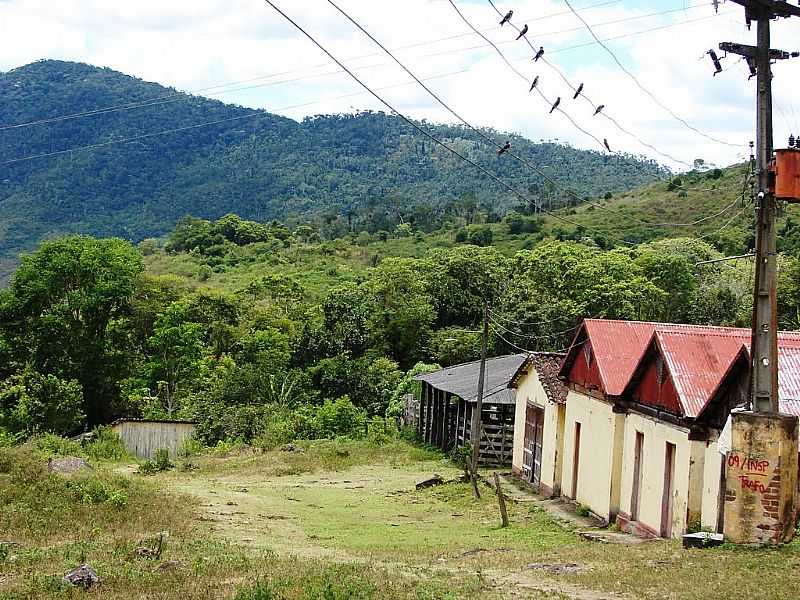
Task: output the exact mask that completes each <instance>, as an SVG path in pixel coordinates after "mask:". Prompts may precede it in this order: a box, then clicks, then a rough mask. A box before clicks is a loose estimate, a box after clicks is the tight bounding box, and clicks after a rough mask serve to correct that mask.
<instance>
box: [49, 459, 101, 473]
mask: <svg viewBox="0 0 800 600" xmlns="http://www.w3.org/2000/svg"><path fill="white" fill-rule="evenodd" d="M91 469H92V465H90V464H89V463H88V462H86V461H85V460H84V459H82V458H79V457H77V456H59V457H55V458H51V459H49V460H48V461H47V470H48V471H50V472H51V473H61V474H62V475H71V474H72V473H77V472H78V471H86V470H91Z"/></svg>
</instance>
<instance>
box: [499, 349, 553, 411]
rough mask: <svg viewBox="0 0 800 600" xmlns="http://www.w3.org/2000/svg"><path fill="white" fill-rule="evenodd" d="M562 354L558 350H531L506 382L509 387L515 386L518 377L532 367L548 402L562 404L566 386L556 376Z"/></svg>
mask: <svg viewBox="0 0 800 600" xmlns="http://www.w3.org/2000/svg"><path fill="white" fill-rule="evenodd" d="M564 356H565V354H561V353H558V352H532V353H531V354H529V355H528V356H527V358H526V359H525V360H524V361H523V363H522V364H521V365H520V366H519V368H518V369H517V372H516V373H514V376H513V377H512V378H511V382H510V383H509V384H508V385H509V387H512V388H516V387H517V386H518V385H519V381H520V379H521V378H522V377H523V376H524V375H525V374H526V373H528V372H529V371H530V370H531V368H533V369H534V370H535V371H536V374H537V375H538V377H539V382H540V383H541V384H542V387H543V388H544V393H545V394H546V395H547V399H548V400H550V402H557V403H558V404H564V403H565V402H566V401H567V386H566V385H564V383H563V382H562V381H561V380H560V379H559V378H558V372H559V370H560V369H561V362H562V361H563V360H564Z"/></svg>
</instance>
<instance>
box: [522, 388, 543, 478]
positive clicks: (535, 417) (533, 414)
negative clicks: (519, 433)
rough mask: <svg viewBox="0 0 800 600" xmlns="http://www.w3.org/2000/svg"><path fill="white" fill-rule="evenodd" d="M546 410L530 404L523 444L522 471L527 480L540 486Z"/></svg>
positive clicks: (526, 413) (527, 411)
mask: <svg viewBox="0 0 800 600" xmlns="http://www.w3.org/2000/svg"><path fill="white" fill-rule="evenodd" d="M543 433H544V409H542V408H539V407H538V406H535V405H533V404H530V403H528V406H527V410H526V412H525V440H524V442H523V444H524V445H523V448H522V452H523V461H522V462H523V465H522V471H523V475H524V476H525V479H527V480H528V481H530V482H531V483H532V484H533V485H536V486H538V485H539V481H540V480H541V478H542V435H543Z"/></svg>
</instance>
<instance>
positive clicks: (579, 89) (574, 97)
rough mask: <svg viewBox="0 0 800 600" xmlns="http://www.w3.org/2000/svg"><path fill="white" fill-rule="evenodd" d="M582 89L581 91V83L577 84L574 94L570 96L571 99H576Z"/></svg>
mask: <svg viewBox="0 0 800 600" xmlns="http://www.w3.org/2000/svg"><path fill="white" fill-rule="evenodd" d="M582 91H583V84H580V85H579V86H578V89H577V90H575V95H574V96H573V97H572V99H573V100H576V99H577V98H578V96H580V95H581V92H582Z"/></svg>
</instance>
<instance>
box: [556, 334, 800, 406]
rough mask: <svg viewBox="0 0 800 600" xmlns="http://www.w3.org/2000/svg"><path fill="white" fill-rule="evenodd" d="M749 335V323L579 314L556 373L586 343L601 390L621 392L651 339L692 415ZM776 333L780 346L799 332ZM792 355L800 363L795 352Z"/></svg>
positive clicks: (796, 340)
mask: <svg viewBox="0 0 800 600" xmlns="http://www.w3.org/2000/svg"><path fill="white" fill-rule="evenodd" d="M656 334H657V335H656ZM750 335H751V333H750V330H749V329H742V328H737V327H713V326H704V325H683V324H677V323H657V322H647V321H617V320H611V319H585V320H584V322H583V324H582V325H581V327H580V329H578V332H577V334H576V336H575V340H574V341H573V344H572V346H571V348H570V350H569V352H568V354H567V357H566V359H565V360H564V363H563V364H562V366H561V370H560V372H559V376H560V377H561V378H562V379H567V378H568V377H569V374H570V371H571V369H572V366H573V364H574V362H575V360H576V359H577V358H578V356H580V353H581V349H582V348H583V347H584V345H585V344H586V343H588V344H590V346H591V356H592V359H593V360H594V361H596V365H597V371H598V373H599V376H600V380H601V385H602V388H603V389H602V391H603V392H604V393H605V394H606V395H607V396H611V397H614V396H621V395H623V394H624V393H626V390H627V388H628V385H629V383H630V382H631V379H632V378H633V376H634V374H635V372H636V371H637V369H638V368H639V363H640V362H641V361H643V360H645V358H646V353H647V351H648V349H649V348H650V345H651V343H656V344H658V345H659V348H660V350H659V351H662V352H663V354H664V358H665V360H666V362H667V364H668V368H669V371H670V373H671V375H672V376H673V379H674V383H675V386H676V388H677V390H678V393H679V396H680V400H681V405H682V409H683V410H684V411H685V416H696V415H697V414H699V412H700V411H701V410H702V408H703V406H705V404H706V403H707V402H708V400H709V399H710V398H711V395H712V394H713V393H714V391H715V390H716V387H717V386H718V385H719V383H720V380H721V379H722V377H723V376H724V375H725V372H726V371H727V370H728V368H729V367H730V366H731V363H732V361H733V359H734V357H735V356H736V354H737V353H738V352H739V351H740V350H741V347H742V346H743V345H744V346H745V347H746V348H749V346H750ZM778 339H779V346H780V348H781V349H782V350H781V351H782V352H783V351H784V350H785V349H787V348H798V349H800V332H780V333H779V336H778ZM792 356H794V353H793V354H792ZM790 360H794V358H792V359H790ZM797 360H798V362H799V363H800V357H797ZM788 369H789V367H787V373H786V374H785V375H783V378H784V379H785V380H786V382H787V385H789V384H790V383H792V382H793V381H795V380H796V383H797V388H796V389H797V390H798V391H800V373H798V372H796V371H795V372H788ZM789 393H790V392H788V391H787V394H789ZM791 395H794V397H795V398H797V399H798V404H799V405H800V393H799V394H796V395H795V393H794V391H792V392H791ZM781 396H783V392H781ZM799 407H800V406H799Z"/></svg>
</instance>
